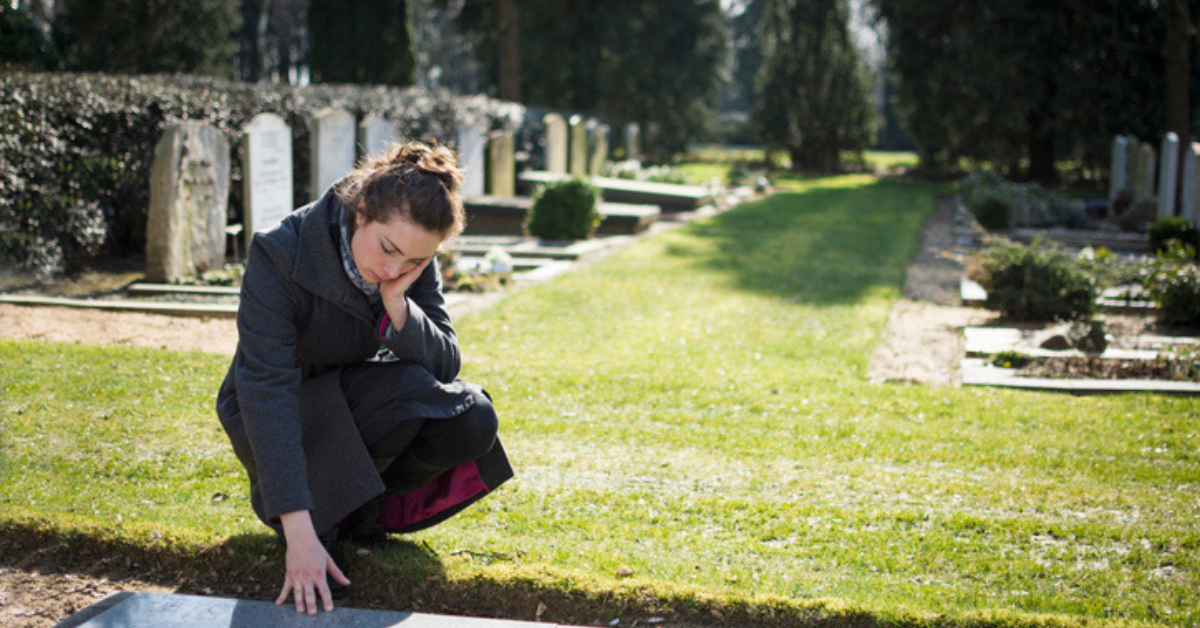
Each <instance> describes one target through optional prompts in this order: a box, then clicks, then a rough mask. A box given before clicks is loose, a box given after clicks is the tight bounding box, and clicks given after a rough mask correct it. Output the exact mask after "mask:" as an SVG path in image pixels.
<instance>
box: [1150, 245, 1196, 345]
mask: <svg viewBox="0 0 1200 628" xmlns="http://www.w3.org/2000/svg"><path fill="white" fill-rule="evenodd" d="M1194 255H1195V253H1194V251H1193V250H1188V249H1186V248H1184V246H1183V245H1182V244H1180V243H1179V241H1178V240H1172V241H1168V243H1167V246H1166V250H1164V251H1163V252H1162V253H1159V254H1158V257H1157V258H1156V259H1155V261H1154V262H1153V263H1152V264H1151V265H1150V268H1149V269H1148V271H1147V274H1146V276H1145V277H1144V278H1143V280H1142V287H1144V288H1145V289H1146V292H1147V293H1149V295H1150V298H1151V299H1153V300H1154V302H1155V303H1157V304H1158V319H1159V320H1160V321H1161V322H1163V323H1166V324H1168V325H1187V326H1191V327H1200V266H1197V265H1196V264H1195V263H1194V262H1193V261H1192V257H1193V256H1194Z"/></svg>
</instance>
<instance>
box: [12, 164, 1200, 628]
mask: <svg viewBox="0 0 1200 628" xmlns="http://www.w3.org/2000/svg"><path fill="white" fill-rule="evenodd" d="M786 187H787V189H788V190H789V192H788V193H782V194H777V195H775V196H772V197H769V198H766V199H764V200H762V201H759V202H754V203H751V204H748V205H745V206H742V207H740V208H738V209H736V210H734V211H731V212H727V213H725V214H721V215H718V216H716V217H713V218H709V219H705V220H701V221H697V222H694V223H691V224H689V225H687V226H684V227H681V228H679V229H676V230H674V231H670V232H666V233H662V234H660V235H657V236H654V237H650V238H646V239H643V240H642V241H640V242H639V243H637V244H636V245H634V246H633V247H631V248H629V249H627V250H625V251H623V252H622V253H620V254H618V255H615V256H613V257H610V258H607V259H605V260H602V261H600V262H597V263H595V264H591V265H589V266H586V267H584V268H581V269H579V270H577V271H576V272H573V273H570V274H567V275H564V276H561V277H559V278H558V279H556V280H554V281H551V282H548V283H545V284H541V285H537V286H532V287H529V288H526V289H523V290H521V291H518V292H515V293H513V294H510V295H508V296H506V297H505V298H504V299H503V300H502V301H501V302H500V303H499V304H498V305H496V306H494V307H493V308H492V309H489V310H487V311H485V312H483V313H480V314H477V315H474V316H472V317H470V318H467V319H464V320H463V321H460V322H459V325H458V329H459V335H460V339H461V341H462V344H463V347H464V353H465V372H464V374H463V376H464V378H466V379H469V380H472V381H477V382H479V383H481V384H482V385H484V386H485V387H486V388H487V389H488V391H489V392H490V393H491V394H492V395H493V397H494V398H495V400H496V406H497V409H498V411H499V413H500V415H501V420H502V427H501V430H502V437H503V438H504V441H505V444H506V447H507V448H508V449H509V451H510V453H511V455H512V458H513V462H514V466H515V467H516V470H517V477H516V479H514V480H513V481H512V482H510V483H509V484H506V485H505V486H504V487H502V488H501V489H500V490H498V491H497V492H496V493H495V494H494V495H491V496H489V497H488V498H487V499H484V500H482V501H481V502H479V504H477V505H476V506H474V507H472V508H471V509H468V510H467V511H466V512H464V513H463V514H462V515H460V516H458V517H456V518H455V519H452V520H451V521H449V522H447V523H445V524H443V525H440V526H438V527H435V528H432V529H430V530H427V531H424V532H421V533H418V534H416V535H413V536H411V537H410V538H411V539H412V540H413V541H414V542H416V543H418V544H420V545H415V546H411V547H414V548H430V551H431V552H434V553H435V559H436V560H439V561H441V566H442V567H444V568H445V571H446V574H447V577H449V578H465V577H481V578H485V579H486V578H491V579H496V580H497V581H499V580H503V579H504V578H508V577H510V574H511V573H512V570H514V569H515V570H518V571H519V573H520V574H525V575H522V576H520V577H527V576H529V575H530V574H543V575H541V576H536V575H534V576H529V577H535V578H536V577H541V578H544V579H545V582H544V583H543V584H544V586H546V587H551V588H564V587H565V588H566V589H567V590H568V591H570V590H573V587H584V588H586V586H585V585H583V584H580V583H585V582H587V583H595V582H598V583H600V584H601V585H602V586H606V587H612V588H614V589H615V588H619V587H620V586H622V583H623V582H635V583H636V584H637V585H638V586H639V587H642V588H641V589H639V590H640V591H642V593H641V595H646V596H655V595H661V596H662V598H661V599H662V600H669V599H675V598H672V597H671V596H672V595H673V594H669V593H667V591H668V590H670V587H672V586H675V585H687V586H691V587H695V588H696V590H697V591H701V592H704V594H706V595H717V596H730V599H734V600H744V601H748V600H751V599H758V598H756V597H755V596H761V595H770V596H776V598H772V599H781V600H789V601H795V603H797V604H801V603H808V602H809V601H812V600H816V599H820V598H834V599H840V600H844V601H845V602H846V603H848V604H850V605H852V606H851V608H856V609H866V610H865V612H869V613H871V614H872V615H871V616H872V617H897V616H900V615H903V614H904V613H909V612H914V613H917V615H916V617H920V618H922V619H920V620H912V621H909V620H907V619H906V620H904V621H900V620H896V621H898V622H899V623H904V624H906V625H913V624H923V625H933V624H938V623H939V622H940V621H941V620H939V619H937V618H936V617H935V616H934V615H931V614H937V613H942V614H947V615H948V616H949V617H950V618H951V620H954V619H955V618H958V619H959V620H962V621H966V620H965V619H963V618H965V617H968V615H969V614H971V613H1000V614H999V615H988V617H992V619H988V620H979V619H978V617H979V616H976V615H971V617H975V619H973V620H972V621H982V623H983V625H1001V624H1004V625H1030V626H1031V625H1034V624H1036V623H1038V621H1035V620H1033V619H1029V617H1028V616H1025V615H1013V614H1011V613H1040V614H1060V615H1062V616H1063V617H1067V618H1072V619H1064V620H1062V621H1065V622H1067V624H1071V625H1082V622H1090V623H1093V624H1094V623H1096V622H1099V623H1103V622H1105V621H1107V620H1122V619H1132V620H1142V621H1146V622H1149V623H1152V624H1159V625H1177V626H1188V625H1192V624H1195V623H1196V622H1197V621H1200V611H1197V608H1200V575H1198V574H1200V560H1198V552H1200V529H1197V527H1196V525H1195V522H1196V521H1197V518H1198V517H1200V476H1197V472H1196V469H1197V463H1198V462H1200V419H1198V418H1197V417H1198V416H1200V401H1197V400H1194V399H1178V398H1167V397H1158V396H1152V395H1121V396H1111V397H1072V396H1063V395H1051V394H1038V393H1029V392H1016V391H1007V390H996V389H986V388H928V387H923V386H899V385H895V384H873V383H870V382H868V381H866V379H865V373H866V368H867V365H868V360H869V358H870V355H871V353H872V351H873V350H874V347H875V345H876V343H877V342H878V340H879V337H880V334H881V333H882V329H883V326H884V324H885V322H886V320H887V317H888V313H889V311H890V307H891V304H892V302H893V301H894V300H895V299H896V298H897V296H898V294H899V291H900V286H901V285H902V284H903V281H904V269H905V267H906V265H907V263H908V262H909V260H911V259H912V257H913V256H914V255H915V254H916V246H917V242H918V240H919V234H920V229H921V225H922V222H923V221H924V219H925V218H926V216H927V215H928V214H929V212H930V211H932V209H933V207H934V200H935V196H936V195H937V194H939V193H942V192H943V191H944V188H942V187H938V186H933V185H925V184H914V183H904V182H892V181H885V182H880V181H877V180H876V179H874V178H873V177H869V176H862V175H855V176H844V177H836V178H826V179H816V180H812V179H810V180H801V179H796V180H792V181H790V182H788V183H787V184H786ZM0 355H3V360H4V364H5V368H4V371H3V372H2V373H0V390H3V394H4V396H3V398H2V400H0V412H2V413H3V416H4V417H5V419H4V421H5V431H4V436H3V438H4V456H5V458H4V460H5V475H4V482H3V485H2V488H0V503H2V504H4V508H5V511H4V512H5V514H4V515H3V517H4V518H5V519H9V520H21V519H29V518H43V517H44V518H48V519H51V520H53V521H56V522H60V523H61V524H62V525H64V526H73V525H82V524H80V523H78V522H89V521H90V522H92V523H100V524H102V525H104V526H109V527H112V528H115V529H119V530H125V531H127V533H128V534H129V535H131V536H135V537H138V538H144V536H142V535H145V534H148V532H147V530H150V529H162V530H169V531H170V533H171V534H172V535H173V537H177V538H178V539H179V542H193V543H199V542H208V541H213V540H219V539H220V538H221V537H222V536H223V535H236V534H246V533H251V534H260V535H262V536H266V534H267V533H266V529H265V528H263V527H262V526H261V525H260V524H258V523H257V522H255V521H254V518H253V515H252V513H251V512H250V507H249V504H248V503H247V488H246V486H245V480H244V478H243V477H242V476H241V470H240V468H239V467H238V465H237V462H236V460H235V459H234V458H233V454H232V453H231V452H229V451H227V447H228V444H227V441H226V439H225V437H224V435H223V434H222V433H221V432H220V429H219V426H218V425H217V422H216V417H215V415H214V411H213V410H212V407H211V404H212V400H213V397H214V395H215V391H216V388H217V386H218V384H219V381H220V378H221V377H222V376H223V374H224V369H225V367H226V365H227V361H226V360H224V359H220V358H214V357H211V356H201V355H196V354H183V353H170V352H163V351H143V350H132V349H116V348H105V349H97V348H87V347H80V346H67V345H46V344H41V343H13V342H6V343H0ZM220 495H224V496H227V499H223V498H220V497H219V496H220ZM214 498H215V499H214ZM414 551H416V550H414ZM422 551H423V550H422ZM477 556H502V557H519V560H517V559H516V558H509V559H505V560H498V561H487V560H482V559H476V558H473V557H477ZM425 559H426V560H428V557H425ZM373 560H377V561H383V562H384V563H388V561H393V560H394V561H397V562H398V563H400V562H403V561H407V560H414V559H412V558H411V557H409V558H404V557H401V556H397V557H391V556H390V555H386V554H385V555H383V556H382V557H380V558H377V559H373ZM517 563H519V564H517ZM388 564H390V563H388ZM631 574H632V575H631ZM587 586H591V585H587ZM580 603H583V602H582V601H581V602H580ZM660 603H661V604H668V602H666V601H663V602H660ZM772 608H774V607H772ZM780 608H782V607H780ZM781 612H782V611H781ZM1005 613H1009V614H1007V615H1006V614H1005ZM904 616H905V617H909V616H908V615H904ZM1021 618H1024V619H1021ZM789 621H790V620H789ZM1056 621H1058V620H1056ZM1071 622H1076V623H1074V624H1072V623H1071Z"/></svg>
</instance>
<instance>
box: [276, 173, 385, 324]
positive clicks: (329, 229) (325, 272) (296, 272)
mask: <svg viewBox="0 0 1200 628" xmlns="http://www.w3.org/2000/svg"><path fill="white" fill-rule="evenodd" d="M341 207H342V202H341V201H340V200H338V198H337V196H335V195H334V194H333V192H332V191H330V192H326V193H325V196H323V197H321V199H320V200H318V201H317V202H315V203H313V204H311V205H309V206H307V207H305V208H303V209H301V210H300V212H299V213H300V214H301V215H300V217H299V218H300V237H299V245H300V250H299V251H297V252H296V263H295V265H294V266H293V268H292V280H293V281H295V282H296V283H297V284H298V285H300V286H302V287H303V288H305V289H306V290H309V291H311V292H312V293H314V294H316V295H317V296H319V297H321V298H323V299H325V300H327V301H331V302H333V303H336V304H337V305H339V306H340V307H342V308H343V309H345V310H346V311H348V312H350V313H351V314H354V315H355V316H357V317H359V318H361V319H363V320H365V321H367V322H371V321H373V320H374V318H375V317H374V315H373V314H372V313H371V306H370V305H369V304H368V303H367V298H366V296H364V295H363V293H362V292H361V291H360V290H359V289H358V288H356V287H354V284H353V283H351V282H350V278H349V277H347V276H346V270H345V269H344V268H343V267H342V258H341V253H340V252H339V251H338V243H337V238H338V237H340V236H339V235H338V233H337V229H338V227H337V225H336V224H335V223H334V222H333V220H334V218H333V217H334V216H336V215H337V212H338V210H339V209H341Z"/></svg>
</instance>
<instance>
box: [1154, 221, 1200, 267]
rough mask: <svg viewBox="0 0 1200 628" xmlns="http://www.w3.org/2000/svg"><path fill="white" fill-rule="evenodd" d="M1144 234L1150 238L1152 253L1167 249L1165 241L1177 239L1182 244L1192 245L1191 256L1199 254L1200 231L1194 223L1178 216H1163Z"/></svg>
mask: <svg viewBox="0 0 1200 628" xmlns="http://www.w3.org/2000/svg"><path fill="white" fill-rule="evenodd" d="M1146 235H1147V236H1148V237H1149V239H1150V250H1151V251H1153V252H1154V253H1156V254H1157V253H1162V252H1163V251H1166V250H1167V243H1168V242H1170V241H1171V240H1178V241H1179V243H1180V244H1182V245H1184V246H1190V247H1192V256H1193V257H1195V256H1197V255H1200V253H1198V251H1200V231H1197V230H1196V225H1194V224H1192V223H1191V222H1190V221H1188V220H1186V219H1184V218H1181V217H1179V216H1172V217H1170V218H1163V219H1161V220H1159V221H1157V222H1155V223H1154V224H1152V225H1150V228H1149V229H1147V230H1146Z"/></svg>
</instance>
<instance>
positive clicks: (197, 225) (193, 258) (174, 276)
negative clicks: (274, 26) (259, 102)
mask: <svg viewBox="0 0 1200 628" xmlns="http://www.w3.org/2000/svg"><path fill="white" fill-rule="evenodd" d="M310 132H311V146H312V153H311V159H310V166H311V170H310V172H309V176H310V181H311V188H310V189H311V190H312V193H313V195H315V196H317V197H319V196H320V195H322V194H324V192H325V191H326V190H327V189H329V187H330V186H331V185H333V184H334V183H335V182H337V181H338V180H339V179H341V178H342V177H343V176H345V174H346V173H348V172H350V170H352V169H353V168H354V162H355V159H356V158H357V154H358V150H359V147H360V146H361V147H362V152H363V154H364V155H368V156H373V155H379V154H382V153H383V152H385V151H386V150H387V149H388V147H389V146H390V145H391V144H392V143H394V142H395V141H396V139H397V136H398V129H397V127H396V125H395V124H392V123H390V122H388V121H386V120H384V119H383V118H380V117H378V116H374V115H369V116H367V117H366V118H365V119H364V120H363V121H362V123H360V124H355V119H354V115H353V114H351V113H350V112H349V111H346V110H344V109H325V110H322V111H320V112H318V113H317V114H316V115H314V116H313V118H312V126H311V129H310ZM242 137H243V145H244V147H245V152H244V154H243V169H244V171H245V175H244V177H243V199H244V203H245V207H244V219H245V225H244V229H243V230H242V233H243V236H244V237H245V239H246V244H247V246H249V241H250V238H251V237H253V234H254V233H257V232H259V231H266V230H269V229H271V228H273V227H275V225H277V224H279V222H280V221H282V220H283V218H284V217H285V216H287V215H288V214H289V213H290V212H291V211H292V210H293V209H295V207H296V205H295V203H294V199H293V194H292V190H293V185H292V179H293V161H292V130H291V127H289V126H288V125H287V123H286V122H284V120H283V118H281V117H279V116H277V115H275V114H271V113H263V114H259V115H257V116H255V117H254V118H252V119H251V120H250V122H249V123H248V124H247V125H246V126H245V128H244V129H243V136H242ZM229 162H230V156H229V143H228V142H227V141H226V140H225V138H224V136H223V135H222V134H221V132H220V131H218V130H217V129H215V128H213V127H211V126H209V125H206V124H202V123H199V122H179V123H175V124H171V125H168V127H167V128H166V130H165V131H164V133H163V137H162V138H161V139H160V140H159V142H158V144H157V146H156V147H155V157H154V163H153V166H152V168H151V182H150V211H149V216H148V220H147V224H146V279H147V281H152V282H171V281H178V280H180V279H183V278H186V277H189V276H192V275H194V274H197V273H201V272H204V271H205V270H209V269H213V268H219V267H220V266H221V265H222V264H223V263H224V261H225V245H226V233H225V227H226V209H227V207H228V198H229Z"/></svg>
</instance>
